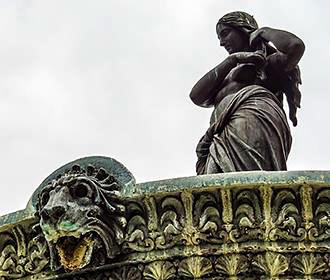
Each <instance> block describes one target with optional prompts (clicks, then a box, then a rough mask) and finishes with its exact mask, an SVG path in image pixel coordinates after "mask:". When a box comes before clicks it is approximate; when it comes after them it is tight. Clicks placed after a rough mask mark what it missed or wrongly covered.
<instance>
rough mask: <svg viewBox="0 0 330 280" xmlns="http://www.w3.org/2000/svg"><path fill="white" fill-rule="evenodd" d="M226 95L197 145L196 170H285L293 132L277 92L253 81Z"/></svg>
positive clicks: (203, 172)
mask: <svg viewBox="0 0 330 280" xmlns="http://www.w3.org/2000/svg"><path fill="white" fill-rule="evenodd" d="M225 99H226V100H225ZM225 99H224V100H223V101H221V102H220V104H218V105H217V106H216V107H215V109H214V112H213V114H212V117H211V124H210V127H209V129H208V130H207V132H206V134H205V135H204V136H203V137H202V139H201V140H200V141H199V143H198V145H197V149H196V152H197V156H198V161H197V164H196V171H197V174H212V173H221V172H233V171H247V170H286V160H287V157H288V154H289V151H290V147H291V134H290V128H289V125H288V123H287V119H286V115H285V112H284V111H283V108H282V106H281V104H280V102H279V101H278V99H277V98H276V97H275V95H274V94H272V93H271V92H270V91H268V90H267V89H265V88H263V87H261V86H257V85H252V86H247V87H245V88H243V89H241V90H239V91H238V92H237V93H235V94H232V95H230V96H227V97H226V98H225Z"/></svg>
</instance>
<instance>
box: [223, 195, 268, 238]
mask: <svg viewBox="0 0 330 280" xmlns="http://www.w3.org/2000/svg"><path fill="white" fill-rule="evenodd" d="M234 202H235V203H234V224H235V226H234V228H233V229H232V230H231V231H230V232H229V236H230V239H231V241H233V242H243V241H245V240H248V239H258V238H259V236H261V235H262V230H261V229H260V228H259V227H258V222H260V220H261V219H262V214H261V207H260V205H261V202H260V198H259V197H258V195H257V194H256V193H254V192H252V191H251V190H243V191H241V192H239V193H238V194H237V196H236V197H235V199H234Z"/></svg>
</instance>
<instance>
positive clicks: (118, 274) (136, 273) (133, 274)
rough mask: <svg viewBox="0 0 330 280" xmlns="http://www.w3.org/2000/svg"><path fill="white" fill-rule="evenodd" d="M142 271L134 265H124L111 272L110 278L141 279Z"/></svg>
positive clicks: (110, 279)
mask: <svg viewBox="0 0 330 280" xmlns="http://www.w3.org/2000/svg"><path fill="white" fill-rule="evenodd" d="M141 279H142V273H141V271H140V270H139V269H138V268H137V267H134V266H124V267H122V268H119V269H117V270H115V271H112V272H111V275H110V276H109V278H108V280H141Z"/></svg>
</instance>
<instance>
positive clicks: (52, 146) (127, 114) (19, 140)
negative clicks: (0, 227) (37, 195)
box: [0, 0, 330, 215]
mask: <svg viewBox="0 0 330 280" xmlns="http://www.w3.org/2000/svg"><path fill="white" fill-rule="evenodd" d="M234 10H243V11H246V12H249V13H251V14H253V15H254V16H255V18H256V20H257V21H258V23H259V26H271V27H275V28H280V29H285V30H288V31H291V32H293V33H295V34H296V35H298V36H299V37H300V38H302V39H303V41H304V42H305V45H306V51H305V55H304V57H303V58H302V60H301V63H300V67H301V71H302V79H303V85H302V86H301V91H302V95H303V99H302V109H301V110H300V111H299V113H298V122H299V123H298V127H296V128H292V135H293V146H292V150H291V153H290V156H289V161H288V169H289V170H305V169H314V170H325V169H329V162H330V148H329V144H328V143H329V140H328V139H329V135H330V133H329V121H330V113H329V106H330V90H329V89H328V87H329V86H328V83H329V80H330V74H329V65H330V52H329V50H328V47H329V26H330V17H329V10H330V4H329V1H327V0H323V1H322V0H318V1H310V0H306V1H304V0H290V1H288V0H282V1H281V0H277V1H265V0H259V1H257V0H256V1H246V0H241V1H239V0H235V1H228V0H139V1H136V0H135V1H126V0H104V1H96V0H95V1H82V0H77V1H70V0H53V1H50V0H39V1H33V0H23V1H16V0H0V34H1V44H0V59H1V60H0V81H1V82H0V93H1V94H0V116H1V117H0V129H1V145H0V155H1V160H0V168H1V197H0V215H2V214H5V213H8V212H13V211H16V210H19V209H23V208H24V207H25V205H26V203H27V202H28V200H29V197H30V196H31V195H32V193H33V191H34V190H35V189H36V188H37V187H38V185H39V184H40V183H41V182H42V180H43V179H44V178H45V177H47V176H48V175H49V174H50V173H51V172H53V171H54V170H56V169H57V168H58V167H60V166H62V165H64V164H65V163H68V162H70V161H72V160H75V159H77V158H80V157H83V156H89V155H104V156H110V157H113V158H115V159H117V160H118V161H120V162H122V163H123V164H124V165H125V166H126V167H127V168H128V169H129V170H130V171H131V172H132V173H133V175H134V176H135V178H136V180H137V182H144V181H151V180H158V179H166V178H171V177H182V176H191V175H194V174H195V161H196V155H195V147H196V144H197V142H198V140H199V138H200V137H201V136H202V135H203V133H204V132H205V131H206V129H207V127H208V122H209V117H210V114H211V111H212V110H211V109H203V108H199V107H197V106H195V105H193V103H192V102H191V101H190V99H189V92H190V90H191V88H192V86H193V85H194V83H195V82H196V81H197V80H198V79H199V78H200V77H201V76H202V75H203V74H204V73H206V72H207V71H208V70H210V69H211V68H213V67H214V66H215V65H216V64H218V63H219V62H221V60H222V59H224V58H225V57H226V55H227V54H226V52H225V50H223V49H222V48H220V47H219V42H218V40H217V36H216V33H215V24H216V22H217V21H218V19H219V18H220V17H221V16H222V15H224V14H225V13H227V12H230V11H234Z"/></svg>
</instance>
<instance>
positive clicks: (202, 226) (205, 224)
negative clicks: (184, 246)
mask: <svg viewBox="0 0 330 280" xmlns="http://www.w3.org/2000/svg"><path fill="white" fill-rule="evenodd" d="M193 211H194V216H193V220H194V221H193V223H194V227H195V229H196V231H197V232H196V240H197V242H198V243H199V242H200V240H204V241H206V242H209V243H216V244H218V243H221V242H222V241H221V237H220V234H219V232H220V228H221V224H222V221H221V214H220V207H219V202H217V198H216V195H215V194H214V193H211V192H210V193H206V194H205V193H204V194H202V195H201V196H199V197H197V198H196V203H195V205H194V209H193Z"/></svg>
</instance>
